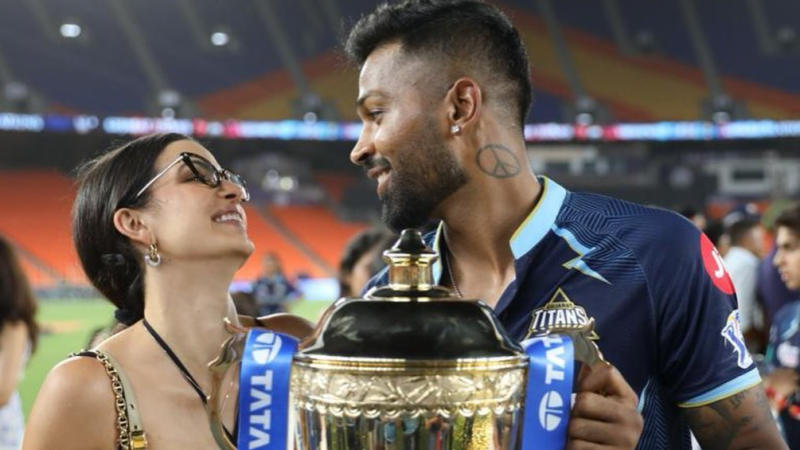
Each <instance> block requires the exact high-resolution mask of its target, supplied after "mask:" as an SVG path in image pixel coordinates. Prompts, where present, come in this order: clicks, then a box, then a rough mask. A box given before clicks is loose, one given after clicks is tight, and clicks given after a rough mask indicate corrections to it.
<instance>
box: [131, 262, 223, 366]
mask: <svg viewBox="0 0 800 450" xmlns="http://www.w3.org/2000/svg"><path fill="white" fill-rule="evenodd" d="M209 269H211V270H209ZM217 269H220V270H214V267H213V266H209V265H208V264H205V265H204V267H203V268H202V269H201V268H200V267H197V266H195V267H176V266H172V267H170V265H164V266H163V267H159V268H158V269H156V270H149V271H148V274H147V276H146V278H145V309H144V316H145V318H146V319H147V321H148V323H150V325H151V326H152V327H153V329H154V330H156V332H157V333H158V334H159V335H160V336H161V337H162V339H164V341H165V342H166V343H167V344H168V345H169V346H170V347H171V348H172V350H173V351H174V352H175V353H176V354H177V355H178V357H179V358H180V359H181V361H182V362H183V364H184V365H185V366H186V367H187V368H188V369H189V371H190V372H191V373H192V374H193V375H194V376H195V377H196V378H198V381H200V380H201V378H205V377H201V376H200V373H201V372H205V369H206V365H207V364H208V362H209V361H211V360H212V359H213V358H214V357H215V356H216V354H217V352H218V351H219V348H220V345H221V344H222V343H223V342H224V340H225V339H226V338H227V337H228V336H229V334H228V332H227V331H226V330H225V325H224V319H225V318H226V317H227V318H229V319H230V320H231V321H232V322H233V323H234V324H238V318H237V316H236V310H235V308H234V306H233V301H232V300H231V297H230V295H229V294H228V288H229V286H230V282H231V279H232V277H233V273H231V271H230V269H228V270H224V268H217Z"/></svg>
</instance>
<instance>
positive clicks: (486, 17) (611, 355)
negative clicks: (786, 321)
mask: <svg viewBox="0 0 800 450" xmlns="http://www.w3.org/2000/svg"><path fill="white" fill-rule="evenodd" d="M346 49H347V51H348V54H349V55H350V56H351V57H352V58H353V59H354V60H355V61H356V62H357V64H358V65H359V67H360V74H359V95H358V100H357V108H358V114H359V116H360V117H361V119H362V122H363V129H362V132H361V136H360V137H359V140H358V142H357V143H356V145H355V147H354V148H353V150H352V153H351V159H352V161H353V162H354V163H356V164H358V165H361V166H363V167H364V169H365V170H366V171H367V174H368V175H369V176H370V177H371V178H373V179H375V180H377V182H378V186H377V193H378V196H379V197H380V199H381V202H382V208H383V218H384V221H385V222H386V223H387V224H388V225H390V226H391V227H392V228H393V229H395V230H399V229H401V228H405V227H417V226H420V225H422V224H423V223H425V222H426V221H427V220H428V219H429V218H436V219H441V223H440V226H439V228H438V230H437V231H436V232H434V233H430V234H429V235H427V236H426V241H427V242H428V243H429V245H431V246H432V247H433V248H434V249H435V250H437V251H438V252H439V253H440V255H441V261H440V262H437V264H436V266H435V268H434V274H435V276H436V279H437V281H439V282H440V283H442V284H447V285H450V286H452V288H453V289H454V291H455V292H456V293H457V294H458V295H460V296H462V297H465V298H481V299H484V300H486V301H487V302H488V304H490V305H491V306H492V307H493V308H494V309H495V312H496V313H497V314H498V316H499V318H500V320H501V321H502V323H503V325H504V326H505V328H506V330H507V331H508V332H509V333H510V334H511V335H512V336H513V337H515V338H517V339H523V338H525V337H526V336H527V335H530V334H533V333H537V332H541V331H544V330H546V329H547V328H548V327H550V326H552V325H554V324H556V325H565V323H556V322H564V320H562V319H564V318H570V319H569V320H572V321H577V322H583V321H585V320H587V318H588V317H594V318H595V320H596V321H597V334H598V337H599V340H598V341H597V343H598V345H599V346H600V348H601V349H602V351H603V353H604V354H605V356H606V357H607V359H608V360H609V361H610V362H611V363H612V364H613V365H614V366H616V367H618V368H619V370H620V371H621V372H622V374H623V375H624V377H625V379H626V380H627V382H628V383H630V385H631V387H633V390H634V391H635V392H636V393H637V394H638V401H637V397H636V396H635V395H629V393H628V392H627V391H625V388H627V389H630V388H628V386H627V385H625V382H624V381H621V380H619V379H618V374H616V376H614V374H613V373H612V372H613V371H612V370H611V369H608V370H609V373H606V375H607V376H606V377H604V378H603V379H602V383H601V385H600V386H598V385H597V384H595V385H594V386H591V387H588V386H586V385H585V384H579V386H578V390H579V391H580V393H579V394H578V395H577V398H576V403H575V406H574V408H573V413H572V418H571V421H570V427H569V440H570V444H569V445H570V446H572V447H570V448H584V447H592V446H593V445H597V444H600V445H606V446H608V447H606V448H612V447H613V448H626V447H627V448H631V447H633V446H635V445H636V435H637V434H638V430H637V429H636V428H635V426H632V422H631V420H633V419H631V415H630V414H631V411H634V413H635V409H634V408H638V409H639V410H641V411H642V415H643V416H644V431H643V432H642V434H641V439H640V440H639V446H640V447H641V448H688V446H689V433H688V428H687V427H686V423H687V422H688V423H689V424H690V425H691V427H692V429H693V431H694V432H695V434H696V435H697V437H698V438H699V441H700V442H701V443H702V444H703V445H704V446H705V447H706V448H786V447H785V444H784V443H783V442H782V440H781V438H780V436H779V434H778V430H777V428H776V426H775V422H774V420H773V419H772V417H771V415H770V412H769V407H768V405H767V402H766V399H765V396H764V392H763V389H762V387H761V385H760V379H759V376H758V373H757V371H756V370H755V368H754V367H753V362H752V359H751V358H750V356H749V354H748V353H747V350H746V348H745V347H744V343H743V339H742V337H741V333H740V332H739V329H738V321H737V318H736V314H735V312H734V310H735V297H734V295H733V287H732V285H731V282H730V279H729V278H728V275H727V273H726V272H725V269H724V266H723V265H722V262H721V258H720V256H719V255H718V254H717V253H716V252H715V251H714V249H713V246H712V245H711V243H710V242H709V241H708V239H707V238H705V236H704V235H702V234H701V233H700V232H699V230H697V229H696V228H695V227H694V226H693V225H692V224H691V223H689V222H688V221H686V220H685V219H683V218H681V217H680V216H678V215H677V214H674V213H669V212H666V211H662V210H658V209H651V208H646V207H643V206H639V205H635V204H631V203H626V202H623V201H619V200H614V199H610V198H606V197H602V196H598V195H590V194H577V193H571V192H568V191H567V190H565V189H564V188H563V187H561V186H559V185H558V184H557V183H555V182H554V181H552V180H549V179H547V178H543V177H542V178H537V177H535V176H534V174H533V173H531V171H530V168H529V167H530V166H529V164H528V163H527V157H526V149H525V142H524V139H523V124H524V118H525V115H526V112H527V110H528V106H529V103H530V99H531V87H530V82H529V71H528V61H527V57H526V54H525V49H524V47H523V45H522V43H521V41H520V38H519V34H518V33H517V31H516V29H514V27H513V26H512V25H511V23H510V22H509V21H508V19H507V18H506V17H505V16H504V15H502V13H500V12H499V11H498V10H497V9H496V8H495V7H493V6H490V5H487V4H484V3H481V2H479V1H475V0H462V1H452V0H451V1H435V0H427V1H424V0H418V1H408V2H403V3H397V4H394V5H391V6H381V7H378V8H377V9H376V10H375V11H374V12H373V13H371V14H369V15H367V16H365V17H363V18H362V19H361V20H359V22H358V23H357V24H356V25H355V26H354V27H353V29H352V30H351V32H350V34H349V37H348V41H347V46H346ZM385 281H386V276H385V272H382V273H380V274H379V275H378V276H377V277H376V278H375V279H373V281H372V282H371V285H375V284H382V283H385ZM565 310H567V311H565ZM558 313H560V314H558ZM595 369H596V367H593V368H592V371H591V372H593V373H594V370H595ZM614 370H616V369H614ZM620 383H621V385H624V387H623V386H620ZM598 392H604V393H606V394H609V395H605V396H604V395H602V394H599V393H598ZM631 430H633V432H632V433H630V432H631ZM621 434H624V435H625V436H624V437H620V435H621ZM631 435H633V437H632V438H631ZM590 442H591V443H592V444H589V443H590Z"/></svg>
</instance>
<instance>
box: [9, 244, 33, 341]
mask: <svg viewBox="0 0 800 450" xmlns="http://www.w3.org/2000/svg"><path fill="white" fill-rule="evenodd" d="M35 316H36V299H35V298H34V297H33V293H32V292H31V286H30V284H29V283H28V279H27V278H26V277H25V273H24V272H23V271H22V266H21V265H20V263H19V259H18V258H17V253H16V251H14V247H12V246H11V243H10V242H8V241H7V240H6V239H5V238H4V237H2V236H0V329H2V328H3V326H5V324H7V323H10V322H17V321H20V320H21V321H23V322H25V326H26V327H27V328H28V339H29V340H30V342H31V345H32V346H33V348H34V349H35V348H36V341H37V340H38V337H39V326H38V325H37V324H36V320H35Z"/></svg>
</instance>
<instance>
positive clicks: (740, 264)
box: [724, 218, 765, 353]
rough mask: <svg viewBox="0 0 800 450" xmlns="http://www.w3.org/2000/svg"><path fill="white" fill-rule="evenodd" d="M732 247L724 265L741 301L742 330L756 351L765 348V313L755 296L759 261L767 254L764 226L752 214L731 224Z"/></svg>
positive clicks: (726, 255) (739, 301) (750, 346)
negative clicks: (765, 250)
mask: <svg viewBox="0 0 800 450" xmlns="http://www.w3.org/2000/svg"><path fill="white" fill-rule="evenodd" d="M728 235H729V236H730V239H731V248H730V249H729V250H728V253H726V254H725V259H724V261H725V268H726V269H727V271H728V273H729V274H730V277H731V281H733V287H734V289H735V290H736V299H737V301H738V302H737V303H738V305H739V318H740V319H741V327H742V334H743V335H744V337H745V341H746V342H747V346H748V348H749V349H751V350H752V351H754V352H759V353H761V352H763V351H764V347H763V346H764V344H765V339H764V330H763V325H764V315H763V311H762V309H761V306H760V305H759V303H758V301H757V300H756V277H757V275H758V264H759V262H760V260H761V258H763V257H764V256H765V255H764V230H763V228H761V224H760V223H759V222H758V221H756V220H753V219H750V218H742V219H739V220H738V221H736V222H734V223H733V224H731V225H730V227H728Z"/></svg>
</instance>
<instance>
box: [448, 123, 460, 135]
mask: <svg viewBox="0 0 800 450" xmlns="http://www.w3.org/2000/svg"><path fill="white" fill-rule="evenodd" d="M450 132H451V133H453V134H458V133H461V127H460V126H458V125H457V124H456V125H453V126H452V127H450Z"/></svg>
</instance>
